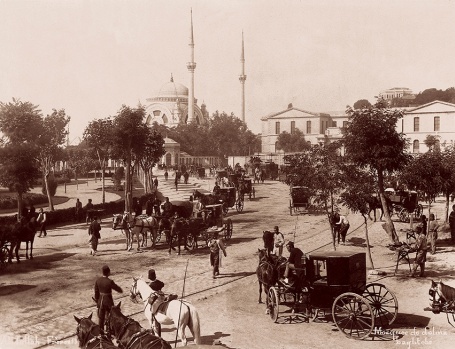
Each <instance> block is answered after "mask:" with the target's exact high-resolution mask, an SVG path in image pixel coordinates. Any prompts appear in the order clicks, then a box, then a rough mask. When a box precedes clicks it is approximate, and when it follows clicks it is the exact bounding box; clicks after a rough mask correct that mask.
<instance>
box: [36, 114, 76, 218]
mask: <svg viewBox="0 0 455 349" xmlns="http://www.w3.org/2000/svg"><path fill="white" fill-rule="evenodd" d="M69 121H70V117H68V116H67V115H66V113H65V110H64V109H60V110H56V109H53V112H52V114H50V115H47V116H46V117H45V118H44V120H43V124H42V127H40V128H39V130H40V135H39V137H38V139H37V144H38V147H39V161H40V165H41V172H42V174H43V180H44V184H45V187H46V193H47V198H48V200H49V209H50V210H51V211H53V210H54V204H53V202H52V195H51V194H52V190H50V188H49V175H50V174H51V171H52V170H53V167H54V164H55V161H57V160H59V159H62V157H63V150H62V146H63V144H64V142H65V137H66V135H67V132H66V126H67V125H68V123H69Z"/></svg>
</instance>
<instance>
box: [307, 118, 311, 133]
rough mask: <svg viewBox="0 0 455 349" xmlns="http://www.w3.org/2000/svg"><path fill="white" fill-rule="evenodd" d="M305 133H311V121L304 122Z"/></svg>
mask: <svg viewBox="0 0 455 349" xmlns="http://www.w3.org/2000/svg"><path fill="white" fill-rule="evenodd" d="M306 133H311V121H310V120H309V121H307V122H306Z"/></svg>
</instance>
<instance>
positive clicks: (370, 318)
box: [268, 251, 398, 339]
mask: <svg viewBox="0 0 455 349" xmlns="http://www.w3.org/2000/svg"><path fill="white" fill-rule="evenodd" d="M302 262H303V263H302V265H303V267H302V268H301V269H298V270H297V272H296V275H295V276H294V278H295V282H294V284H293V286H289V285H287V284H284V283H283V282H282V281H278V283H277V284H276V285H275V286H272V287H271V288H270V289H269V294H268V304H269V308H270V309H269V314H270V317H271V318H272V320H273V321H274V322H279V321H280V319H281V320H284V321H289V322H291V321H294V320H298V319H301V318H302V317H303V318H304V319H305V320H306V321H305V322H307V321H308V320H310V319H311V320H313V321H317V320H321V319H323V318H326V316H327V315H328V314H330V313H331V314H332V319H333V321H334V323H335V325H336V326H337V328H338V329H339V330H340V331H341V332H342V333H343V334H344V335H346V336H347V337H351V338H355V339H363V338H366V337H368V336H369V335H370V334H371V332H372V331H373V328H374V327H375V326H376V327H382V328H384V327H386V326H387V325H391V324H392V323H393V322H394V321H395V319H396V317H397V314H398V301H397V299H396V297H395V295H394V294H393V293H392V292H391V291H390V290H389V289H388V288H387V287H386V286H384V285H383V284H380V283H371V284H367V283H366V255H365V253H355V252H345V251H322V252H315V253H312V254H311V255H310V257H309V259H307V258H304V261H302Z"/></svg>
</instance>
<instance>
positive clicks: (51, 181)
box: [41, 174, 58, 197]
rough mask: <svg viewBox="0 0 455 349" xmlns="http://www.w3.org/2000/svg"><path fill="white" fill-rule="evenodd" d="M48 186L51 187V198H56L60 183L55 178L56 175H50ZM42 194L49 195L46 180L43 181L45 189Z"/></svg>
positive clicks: (43, 188)
mask: <svg viewBox="0 0 455 349" xmlns="http://www.w3.org/2000/svg"><path fill="white" fill-rule="evenodd" d="M47 184H48V186H49V194H50V196H51V197H52V196H55V193H56V192H57V186H58V183H57V181H56V179H55V177H54V175H52V174H51V175H49V178H48V179H47ZM41 192H42V193H43V195H47V191H46V183H45V182H44V179H43V187H42V189H41Z"/></svg>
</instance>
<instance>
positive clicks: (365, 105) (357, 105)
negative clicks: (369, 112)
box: [353, 99, 371, 109]
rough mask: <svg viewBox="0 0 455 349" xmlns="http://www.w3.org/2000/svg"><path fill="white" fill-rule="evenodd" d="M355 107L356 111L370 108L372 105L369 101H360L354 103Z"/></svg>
mask: <svg viewBox="0 0 455 349" xmlns="http://www.w3.org/2000/svg"><path fill="white" fill-rule="evenodd" d="M353 107H354V109H363V108H369V107H371V103H370V101H368V100H367V99H359V100H358V101H357V102H355V103H354V105H353Z"/></svg>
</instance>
